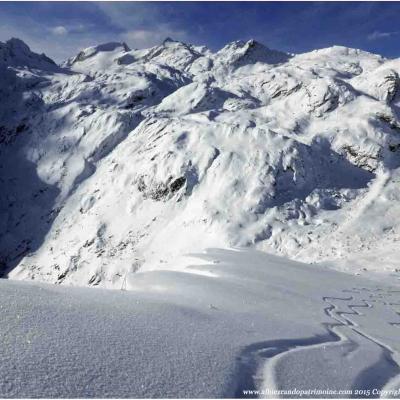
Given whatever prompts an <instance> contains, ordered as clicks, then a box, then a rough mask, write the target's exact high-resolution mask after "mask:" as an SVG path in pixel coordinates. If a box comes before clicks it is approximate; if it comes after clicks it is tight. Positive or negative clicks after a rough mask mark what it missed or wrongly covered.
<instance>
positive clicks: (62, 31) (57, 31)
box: [50, 25, 68, 36]
mask: <svg viewBox="0 0 400 400" xmlns="http://www.w3.org/2000/svg"><path fill="white" fill-rule="evenodd" d="M50 31H51V33H52V34H53V35H57V36H65V35H66V34H67V33H68V29H67V28H66V27H65V26H62V25H59V26H55V27H54V28H50Z"/></svg>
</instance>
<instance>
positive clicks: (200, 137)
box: [0, 39, 400, 288]
mask: <svg viewBox="0 0 400 400" xmlns="http://www.w3.org/2000/svg"><path fill="white" fill-rule="evenodd" d="M0 55H1V57H0V69H1V74H0V77H1V78H0V95H1V98H2V103H1V104H2V105H1V107H0V185H1V190H0V215H1V216H2V218H1V221H0V237H1V241H0V264H1V265H2V267H1V270H2V271H3V275H5V276H9V277H10V278H13V279H29V280H31V279H34V280H38V281H44V282H51V283H58V284H67V285H80V286H86V285H89V286H94V285H96V286H101V287H106V288H120V287H121V286H122V285H123V282H124V281H125V280H126V278H127V276H128V275H129V274H131V273H133V272H135V271H137V270H141V271H145V270H160V269H179V268H180V266H185V262H182V261H181V257H182V256H183V255H185V254H187V253H191V252H198V251H201V250H203V249H205V248H208V247H221V248H231V247H235V248H236V247H238V248H248V247H253V248H256V249H258V250H262V251H266V252H268V253H272V254H277V255H284V256H287V257H289V258H292V259H295V260H301V261H305V262H313V263H315V262H322V263H329V265H331V266H333V267H334V268H337V269H340V270H344V271H349V272H351V273H361V274H364V275H374V274H376V273H377V274H382V273H395V274H398V269H399V266H398V264H397V261H398V259H399V257H400V254H399V250H398V248H399V246H398V241H399V238H400V235H399V231H400V228H399V224H400V222H399V221H400V219H399V218H398V216H399V215H400V209H399V207H400V202H399V196H400V192H399V185H398V183H399V171H400V170H399V166H400V120H399V104H400V103H399V101H400V97H399V90H398V88H399V82H400V81H399V75H398V73H399V68H400V61H399V60H388V59H385V58H383V57H381V56H378V55H374V54H370V53H367V52H364V51H361V50H356V49H349V48H345V47H338V46H335V47H331V48H327V49H321V50H316V51H312V52H310V53H306V54H300V55H293V54H285V53H282V52H279V51H276V50H271V49H269V48H267V47H265V46H263V45H262V44H260V43H257V42H255V41H252V40H251V41H248V42H240V41H239V42H233V43H230V44H228V45H226V46H225V47H224V48H223V49H221V50H220V51H218V52H216V53H212V52H211V51H210V50H208V49H207V48H205V47H198V46H192V45H188V44H185V43H181V42H177V41H174V40H172V39H166V40H165V41H164V42H163V43H162V44H160V45H159V46H156V47H153V48H150V49H142V50H131V49H129V47H128V46H127V45H126V44H125V43H106V44H103V45H99V46H95V47H91V48H88V49H85V50H82V51H81V52H80V53H79V54H78V55H76V56H75V57H72V58H70V59H69V60H67V61H66V62H64V63H63V64H62V65H61V66H57V65H56V64H55V63H53V62H52V61H51V60H50V59H49V58H47V57H46V56H44V55H38V54H35V53H32V52H31V51H30V50H29V48H28V47H27V46H26V45H25V44H24V43H23V42H21V41H20V40H18V39H11V40H10V41H8V42H6V43H1V44H0Z"/></svg>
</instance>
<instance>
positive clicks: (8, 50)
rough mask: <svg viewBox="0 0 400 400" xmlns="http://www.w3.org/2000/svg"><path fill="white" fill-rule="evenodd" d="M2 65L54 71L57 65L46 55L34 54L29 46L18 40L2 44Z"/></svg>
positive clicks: (10, 40)
mask: <svg viewBox="0 0 400 400" xmlns="http://www.w3.org/2000/svg"><path fill="white" fill-rule="evenodd" d="M0 63H1V64H5V65H7V66H13V67H28V68H35V69H43V70H48V69H54V68H56V67H57V64H56V63H55V62H54V61H53V60H52V59H51V58H49V57H47V56H46V55H45V54H37V53H34V52H33V51H32V50H31V49H30V48H29V46H28V45H27V44H26V43H25V42H24V41H22V40H21V39H18V38H11V39H9V40H7V41H6V42H5V43H3V42H0Z"/></svg>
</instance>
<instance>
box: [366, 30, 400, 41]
mask: <svg viewBox="0 0 400 400" xmlns="http://www.w3.org/2000/svg"><path fill="white" fill-rule="evenodd" d="M399 33H400V32H397V31H396V32H380V31H374V32H372V33H370V34H369V35H368V36H367V38H368V40H379V39H386V38H389V37H392V36H395V35H398V34H399Z"/></svg>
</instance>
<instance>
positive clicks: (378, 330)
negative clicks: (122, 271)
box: [0, 249, 400, 398]
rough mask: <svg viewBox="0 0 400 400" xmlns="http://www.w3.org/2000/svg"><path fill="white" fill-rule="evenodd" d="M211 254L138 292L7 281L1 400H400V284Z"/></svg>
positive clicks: (133, 285)
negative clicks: (54, 399)
mask: <svg viewBox="0 0 400 400" xmlns="http://www.w3.org/2000/svg"><path fill="white" fill-rule="evenodd" d="M197 257H200V258H202V260H201V262H200V260H199V264H201V265H195V266H192V267H188V268H186V269H184V270H182V271H151V272H138V273H137V274H132V275H131V276H130V278H129V279H128V280H127V289H129V290H128V291H120V290H118V291H117V290H108V291H105V290H103V289H92V290H90V289H87V288H67V287H57V286H51V285H46V284H42V283H40V284H39V283H28V282H18V281H10V280H0V304H1V308H2V309H1V317H0V318H1V324H0V336H1V338H2V346H1V347H0V358H1V363H0V397H68V398H70V397H85V398H86V397H101V398H104V397H131V398H132V397H164V398H165V397H178V398H182V397H212V398H213V397H217V398H219V397H256V396H255V392H251V391H254V390H260V391H263V390H264V391H265V394H268V393H270V394H271V393H276V392H272V391H273V390H281V391H285V390H294V389H297V390H298V391H301V390H304V391H305V392H304V393H307V390H315V391H317V390H321V391H327V393H331V395H329V394H328V395H319V396H318V395H316V396H315V395H314V396H312V395H310V394H308V395H305V397H324V398H325V397H351V395H350V394H349V393H352V394H353V395H354V396H355V397H378V395H377V394H378V393H381V392H382V393H386V394H387V395H388V397H397V398H398V393H399V392H398V391H397V392H396V390H399V388H400V381H399V376H400V375H399V372H400V366H399V363H400V357H399V351H400V335H399V327H400V289H399V287H398V286H392V285H390V284H388V283H385V282H377V281H371V280H368V279H365V278H363V277H360V276H351V275H347V274H344V273H341V272H336V271H332V270H329V269H326V268H325V269H323V268H321V267H318V266H314V267H311V266H309V265H306V264H301V263H296V262H293V261H289V260H286V259H284V258H279V257H276V256H269V255H266V254H264V253H261V252H256V251H233V250H218V249H212V250H209V251H208V252H207V253H205V254H201V255H200V254H199V255H198V256H197ZM339 390H340V391H342V392H341V393H347V395H343V394H342V395H340V394H339V392H338V391H339ZM345 391H347V392H345ZM260 393H262V392H260ZM298 393H300V392H298ZM368 393H369V395H368ZM396 393H397V394H396ZM390 394H391V395H390ZM260 397H265V396H263V395H262V394H260ZM271 397H279V396H278V395H276V394H275V395H273V396H271ZM282 397H299V395H298V394H297V395H294V396H290V395H284V396H282Z"/></svg>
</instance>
